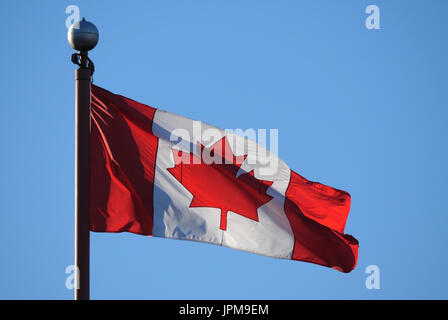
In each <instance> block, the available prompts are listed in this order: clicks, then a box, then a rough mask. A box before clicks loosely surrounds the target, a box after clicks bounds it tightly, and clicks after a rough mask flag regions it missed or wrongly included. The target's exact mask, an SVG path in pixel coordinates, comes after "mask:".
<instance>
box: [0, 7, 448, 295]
mask: <svg viewBox="0 0 448 320" xmlns="http://www.w3.org/2000/svg"><path fill="white" fill-rule="evenodd" d="M71 4H75V5H77V6H79V8H80V10H81V17H82V16H85V17H86V19H87V20H90V21H92V22H94V23H95V24H96V25H97V27H98V29H99V31H100V42H99V44H98V46H97V48H95V49H94V50H93V51H91V53H90V57H91V58H92V60H93V61H94V62H95V66H96V73H95V75H94V80H95V84H97V85H99V86H101V87H104V88H106V89H108V90H110V91H112V92H115V93H120V94H123V95H125V96H128V97H130V98H132V99H135V100H137V101H140V102H143V103H145V104H148V105H152V106H154V107H158V108H161V109H165V110H168V111H171V112H174V113H178V114H181V115H184V116H188V117H191V118H195V119H200V120H203V121H205V122H207V123H210V124H213V125H215V126H217V127H221V128H243V129H245V128H267V129H269V128H278V129H279V155H280V157H281V158H282V159H283V160H285V161H286V163H288V164H289V166H290V167H291V168H292V169H294V170H295V171H297V172H298V173H300V174H302V175H303V176H305V177H307V178H308V179H310V180H313V181H320V182H322V183H325V184H328V185H331V186H333V187H337V188H340V189H344V190H347V191H348V192H350V194H351V195H352V209H351V213H350V215H349V219H348V223H347V227H346V232H347V233H349V234H353V235H354V236H355V237H356V238H357V239H358V240H359V242H360V249H359V250H360V251H359V260H358V266H357V268H356V269H355V270H354V271H352V272H351V273H349V274H343V273H339V272H337V271H335V270H332V269H328V268H324V267H320V266H317V265H313V264H308V263H303V262H295V261H287V260H277V259H270V258H266V257H263V256H257V255H254V254H250V253H245V252H240V251H236V250H231V249H227V248H221V247H216V246H213V245H207V244H201V243H192V242H186V241H175V240H167V239H157V238H148V237H144V236H138V235H133V234H92V235H91V297H92V298H94V299H319V298H322V299H392V298H394V299H409V298H412V299H430V298H432V299H441V298H444V299H446V298H448V294H447V289H446V288H447V287H448V276H447V274H446V270H447V267H448V257H447V250H446V243H448V241H447V240H448V239H447V232H446V226H447V224H448V218H447V209H446V200H445V199H446V191H447V188H446V185H447V184H446V181H447V178H448V175H447V170H446V167H445V166H446V163H447V161H448V151H447V148H446V145H447V144H446V137H447V136H448V129H447V125H446V122H447V120H448V110H447V106H448V88H447V81H446V75H447V74H448V63H447V61H446V57H447V56H448V45H447V42H446V34H447V32H448V27H447V26H448V24H447V22H446V12H448V2H446V1H443V0H430V1H423V0H421V1H415V0H408V1H399V0H393V1H390V0H389V1H381V0H370V1H363V0H344V1H331V0H327V1H323V0H318V1H317V0H316V1H311V0H307V1H254V0H253V1H249V0H245V1H234V0H231V1H205V0H201V1H193V0H190V1H58V2H56V1H24V0H21V1H2V2H0V18H1V21H2V23H3V27H2V28H0V38H1V39H2V50H0V61H2V62H3V63H2V70H1V72H0V88H1V94H0V133H1V134H0V145H1V147H2V156H1V157H0V168H1V169H0V170H1V178H2V179H1V180H0V199H1V201H0V241H1V245H0V256H1V260H0V298H2V299H72V297H73V292H72V291H70V290H68V289H66V287H65V279H66V276H67V275H66V274H65V268H66V267H67V266H68V265H71V264H73V261H74V258H73V247H74V240H73V232H74V213H73V212H74V196H73V193H74V70H75V66H74V65H73V64H72V63H71V62H70V55H71V53H72V52H73V51H72V49H71V48H70V46H69V45H68V43H67V40H66V32H67V30H66V28H65V20H66V18H67V15H66V13H65V8H66V6H68V5H71ZM369 4H375V5H377V6H378V7H379V8H380V10H381V11H380V17H381V29H380V30H367V29H366V27H365V19H366V18H367V14H365V8H366V7H367V5H369ZM369 265H377V266H378V267H379V268H380V272H381V273H380V276H381V282H380V284H381V285H380V286H381V288H380V290H368V289H366V287H365V279H366V277H367V274H366V273H365V269H366V267H367V266H369Z"/></svg>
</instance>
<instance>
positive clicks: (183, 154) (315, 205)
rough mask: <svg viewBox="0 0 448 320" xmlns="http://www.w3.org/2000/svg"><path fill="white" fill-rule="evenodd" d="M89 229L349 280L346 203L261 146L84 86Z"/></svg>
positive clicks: (352, 243)
mask: <svg viewBox="0 0 448 320" xmlns="http://www.w3.org/2000/svg"><path fill="white" fill-rule="evenodd" d="M91 120H92V123H91V137H90V229H91V230H92V231H96V232H124V231H126V232H132V233H137V234H143V235H151V236H155V237H164V238H173V239H179V240H192V241H201V242H207V243H212V244H216V245H221V246H226V247H230V248H234V249H239V250H244V251H249V252H252V253H257V254H262V255H265V256H270V257H276V258H282V259H292V260H300V261H306V262H312V263H315V264H319V265H324V266H328V267H332V268H335V269H337V270H339V271H342V272H350V271H351V270H353V268H354V267H355V265H356V260H357V255H358V241H357V240H356V239H355V238H353V237H352V236H350V235H346V234H344V228H345V223H346V220H347V216H348V213H349V210H350V195H349V194H348V193H347V192H345V191H342V190H338V189H334V188H331V187H328V186H326V185H323V184H320V183H317V182H311V181H308V180H307V179H305V178H304V177H302V176H300V175H299V174H297V173H296V172H294V171H292V170H291V169H290V168H289V167H288V166H287V165H286V163H285V162H283V161H282V160H281V159H279V158H278V157H277V156H276V155H275V154H274V153H271V152H269V151H268V150H266V148H264V147H263V146H262V145H260V144H257V143H255V142H253V141H251V140H249V139H247V138H244V137H241V136H239V135H236V134H233V133H230V132H226V131H224V130H220V129H217V128H215V127H213V126H210V125H208V124H205V123H202V122H199V121H194V120H191V119H188V118H185V117H182V116H179V115H175V114H172V113H169V112H166V111H162V110H158V109H155V108H152V107H149V106H146V105H143V104H141V103H138V102H135V101H133V100H131V99H128V98H125V97H123V96H120V95H115V94H113V93H111V92H109V91H106V90H104V89H102V88H100V87H97V86H94V85H92V107H91Z"/></svg>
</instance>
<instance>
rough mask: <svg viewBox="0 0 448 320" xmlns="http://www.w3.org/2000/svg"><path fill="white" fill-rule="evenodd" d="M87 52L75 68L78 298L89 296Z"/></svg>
mask: <svg viewBox="0 0 448 320" xmlns="http://www.w3.org/2000/svg"><path fill="white" fill-rule="evenodd" d="M86 60H87V52H80V67H79V69H78V70H76V71H75V83H76V94H75V95H76V98H75V107H76V133H75V266H76V267H77V268H76V271H77V272H76V276H75V300H89V299H90V225H89V136H90V83H91V77H92V73H91V70H90V69H88V68H86V63H87V61H86Z"/></svg>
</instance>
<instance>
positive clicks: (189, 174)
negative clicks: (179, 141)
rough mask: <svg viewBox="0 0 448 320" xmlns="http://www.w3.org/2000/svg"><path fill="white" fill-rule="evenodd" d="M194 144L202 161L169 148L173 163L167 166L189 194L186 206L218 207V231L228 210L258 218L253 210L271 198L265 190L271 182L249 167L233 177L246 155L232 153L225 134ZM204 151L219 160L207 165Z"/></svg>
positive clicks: (224, 227)
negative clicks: (211, 142) (206, 143)
mask: <svg viewBox="0 0 448 320" xmlns="http://www.w3.org/2000/svg"><path fill="white" fill-rule="evenodd" d="M198 146H199V150H201V154H202V160H201V159H200V158H199V157H198V156H197V155H195V154H193V153H184V152H183V151H179V150H174V149H173V150H172V151H173V155H174V159H175V166H174V168H169V169H168V171H169V172H170V173H171V174H172V175H173V176H174V177H175V178H176V179H177V181H179V182H180V183H181V184H182V185H183V186H184V187H185V188H186V189H187V190H188V191H189V192H190V193H191V194H192V195H193V200H192V201H191V203H190V208H195V207H212V208H219V209H221V225H220V229H221V230H226V229H227V212H228V211H232V212H235V213H237V214H239V215H242V216H244V217H246V218H248V219H251V220H254V221H258V214H257V209H258V208H259V207H260V206H261V205H263V204H265V203H266V202H268V201H270V200H271V199H272V197H271V196H269V195H267V194H266V190H267V189H268V188H269V187H270V186H271V185H272V183H273V182H272V181H264V180H258V179H257V178H255V176H254V171H253V170H251V171H250V172H246V173H243V174H241V175H239V176H238V178H237V177H236V174H237V172H238V170H239V168H240V166H241V164H242V163H243V161H244V159H245V158H246V157H247V155H244V156H235V155H234V154H233V152H232V149H231V148H230V145H229V142H228V141H227V139H226V138H225V137H224V138H222V139H221V140H219V141H218V142H216V143H215V144H214V145H212V146H211V147H209V148H205V147H204V146H203V145H202V144H200V143H199V144H198ZM204 154H207V155H210V156H211V157H213V158H214V159H217V158H219V159H220V160H221V161H215V162H212V163H209V162H210V161H207V163H209V164H207V163H205V161H204ZM186 160H187V161H186Z"/></svg>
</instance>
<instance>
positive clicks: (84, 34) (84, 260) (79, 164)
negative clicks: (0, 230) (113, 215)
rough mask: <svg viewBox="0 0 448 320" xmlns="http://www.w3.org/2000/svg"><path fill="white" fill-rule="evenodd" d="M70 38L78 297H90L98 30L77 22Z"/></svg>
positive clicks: (72, 28) (86, 23)
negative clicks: (93, 109) (91, 171)
mask: <svg viewBox="0 0 448 320" xmlns="http://www.w3.org/2000/svg"><path fill="white" fill-rule="evenodd" d="M68 41H69V43H70V45H71V46H72V48H73V49H75V50H77V51H78V53H74V54H72V59H71V60H72V62H73V63H75V64H76V65H78V66H79V68H78V69H77V70H76V71H75V118H76V119H75V266H76V268H75V288H74V290H75V297H74V298H75V300H89V299H90V224H89V177H90V175H89V137H90V84H91V81H92V75H93V72H94V65H93V62H92V61H91V60H90V59H89V57H88V54H87V52H88V51H89V50H92V49H93V48H94V47H95V46H96V44H97V42H98V29H97V28H96V27H95V25H94V24H92V23H91V22H88V21H85V19H84V18H83V20H82V21H79V22H76V23H74V24H73V25H72V26H71V27H70V28H69V31H68Z"/></svg>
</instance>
